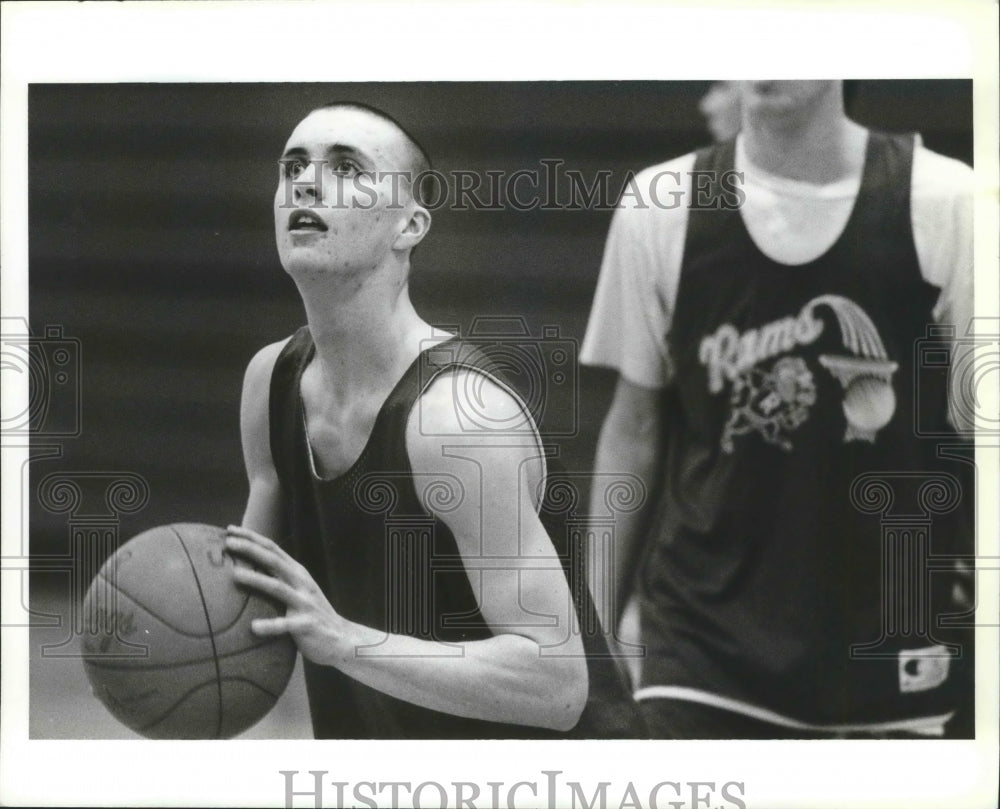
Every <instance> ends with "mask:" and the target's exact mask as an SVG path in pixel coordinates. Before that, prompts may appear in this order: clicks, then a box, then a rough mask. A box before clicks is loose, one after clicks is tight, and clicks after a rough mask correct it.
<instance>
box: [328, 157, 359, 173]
mask: <svg viewBox="0 0 1000 809" xmlns="http://www.w3.org/2000/svg"><path fill="white" fill-rule="evenodd" d="M330 170H331V171H332V172H333V173H334V174H340V175H344V176H348V177H349V176H351V175H352V174H358V173H359V172H360V171H361V166H359V165H358V164H357V163H355V162H354V161H353V160H348V159H347V158H342V159H340V160H334V161H332V162H331V163H330Z"/></svg>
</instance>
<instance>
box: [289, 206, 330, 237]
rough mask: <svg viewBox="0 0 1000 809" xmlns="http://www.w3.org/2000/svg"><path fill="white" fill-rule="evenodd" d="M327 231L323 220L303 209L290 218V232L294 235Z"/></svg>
mask: <svg viewBox="0 0 1000 809" xmlns="http://www.w3.org/2000/svg"><path fill="white" fill-rule="evenodd" d="M326 229H327V228H326V225H324V224H323V220H322V219H320V218H319V217H318V216H316V214H314V213H313V212H312V211H309V210H306V209H303V208H300V209H299V210H297V211H295V212H294V213H293V214H292V215H291V216H289V217H288V230H289V231H290V232H292V233H322V232H323V231H325V230H326Z"/></svg>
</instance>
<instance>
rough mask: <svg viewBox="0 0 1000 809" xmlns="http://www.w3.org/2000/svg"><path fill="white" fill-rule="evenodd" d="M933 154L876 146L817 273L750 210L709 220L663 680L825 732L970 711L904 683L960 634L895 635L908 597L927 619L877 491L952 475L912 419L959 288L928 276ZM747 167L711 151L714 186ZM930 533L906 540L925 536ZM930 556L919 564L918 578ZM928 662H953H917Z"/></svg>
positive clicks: (674, 530) (685, 357) (664, 611)
mask: <svg viewBox="0 0 1000 809" xmlns="http://www.w3.org/2000/svg"><path fill="white" fill-rule="evenodd" d="M913 143H914V139H913V137H912V136H887V135H880V134H876V133H872V134H871V135H870V138H869V143H868V147H867V152H866V162H865V167H864V172H863V175H862V182H861V186H860V189H859V193H858V196H857V198H856V201H855V205H854V208H853V210H852V213H851V215H850V217H849V219H848V222H847V224H846V226H845V228H844V230H843V232H842V234H841V235H840V237H839V238H838V239H837V240H836V242H835V243H834V244H833V245H832V246H831V247H830V248H829V250H827V251H826V252H825V253H824V254H823V255H821V256H819V257H818V258H816V259H815V260H813V261H810V262H808V263H805V264H801V265H796V266H788V265H783V264H780V263H778V262H776V261H773V260H771V259H770V258H768V257H767V256H766V255H764V254H763V253H762V252H761V251H760V250H759V249H758V248H757V246H756V245H755V244H754V243H753V241H752V239H751V237H750V234H749V232H748V231H747V229H746V226H745V225H744V223H743V219H742V217H741V215H740V212H739V211H738V210H736V209H733V208H728V209H716V210H691V211H690V214H689V223H688V230H687V234H686V242H685V249H684V258H683V263H682V268H681V276H680V281H679V287H678V294H677V303H676V307H675V312H674V316H673V322H672V324H671V329H670V332H669V334H668V335H667V342H668V344H669V346H670V350H671V360H672V361H673V363H674V366H675V368H676V374H675V375H674V377H673V381H672V383H671V385H672V387H671V388H670V389H669V392H668V394H667V396H668V399H667V402H666V408H667V409H666V411H665V413H666V416H665V418H666V431H667V433H668V437H667V444H666V452H667V459H666V482H665V492H664V496H663V497H662V498H661V501H660V502H661V503H662V504H663V507H662V509H661V512H660V514H659V516H658V519H657V524H656V531H657V540H656V544H655V547H654V549H653V551H652V554H651V557H650V560H649V561H650V563H649V564H647V565H646V566H645V568H644V576H643V581H642V592H643V609H642V623H643V629H644V633H645V637H646V642H647V643H648V644H649V646H650V648H649V650H648V654H649V657H648V659H647V662H646V665H645V667H644V672H643V681H642V685H643V686H644V687H646V686H664V685H666V686H680V687H682V688H687V689H697V690H699V691H702V692H710V693H712V694H716V695H720V696H722V697H725V698H729V699H735V700H739V701H742V702H744V703H748V704H750V705H752V706H756V707H761V708H764V709H766V710H769V711H773V712H775V713H778V714H781V715H782V716H786V717H792V718H794V719H796V720H800V721H805V722H808V723H815V724H838V723H857V722H860V723H874V722H880V721H890V720H895V719H898V718H901V717H920V716H929V715H939V714H941V713H942V712H946V711H947V710H948V709H949V708H950V707H951V704H952V703H951V700H952V695H951V694H950V693H949V684H948V681H947V678H944V681H943V682H941V683H939V684H937V685H936V686H934V687H917V688H913V689H912V690H907V688H906V683H907V681H906V679H905V673H903V672H901V671H900V669H901V666H902V665H904V663H905V657H900V654H901V653H904V652H905V650H907V649H913V648H924V647H930V646H934V645H935V644H936V642H937V639H938V637H939V636H941V634H942V633H941V631H940V630H938V629H934V628H932V627H930V626H928V625H927V624H926V622H924V621H923V620H922V617H923V616H922V615H921V616H917V615H914V617H913V621H912V623H908V625H907V626H908V628H907V629H906V631H891V630H892V628H893V627H892V625H890V624H893V622H894V621H895V624H894V625H895V627H896V630H899V629H900V627H899V623H898V620H897V619H898V618H899V616H898V615H897V616H895V617H894V616H893V615H891V614H889V615H886V610H887V608H888V609H889V610H890V612H891V609H892V608H893V606H894V605H899V604H900V603H901V602H900V598H902V599H903V601H902V603H903V605H904V607H905V608H907V609H909V608H913V609H916V610H919V611H922V612H926V609H927V607H928V605H927V604H923V603H919V604H918V603H917V601H918V600H919V598H923V596H919V597H917V596H916V594H915V593H911V594H910V595H911V597H910V598H909V599H908V600H907V598H906V594H905V593H903V594H901V593H898V592H889V591H887V588H889V590H891V589H892V588H897V587H898V586H899V584H900V581H901V579H900V577H899V576H896V580H895V581H890V579H891V578H892V575H893V574H892V573H891V571H889V570H887V566H888V565H891V564H896V563H898V562H899V558H897V557H896V556H894V557H893V559H889V558H888V557H887V551H888V550H889V546H890V544H891V542H892V541H893V540H892V538H891V537H890V535H889V533H887V529H886V525H885V522H884V519H882V518H881V517H880V515H879V514H876V513H874V512H875V510H876V509H873V508H872V507H871V506H873V505H875V503H874V502H873V501H872V498H873V497H875V498H876V499H877V496H878V494H877V492H878V486H877V485H876V482H875V479H874V478H872V477H866V475H867V476H872V475H875V476H877V475H878V474H880V473H887V474H888V473H895V472H902V473H903V476H904V477H905V476H906V475H909V476H911V477H910V478H908V479H904V478H900V481H901V484H902V485H901V486H900V487H898V490H897V492H896V495H895V496H896V497H897V502H896V504H895V506H896V512H895V513H897V514H907V513H917V512H919V511H920V509H921V503H920V502H919V501H920V498H921V497H923V495H922V494H921V493H920V491H918V490H919V489H920V486H921V485H922V481H926V480H930V479H932V478H934V477H935V476H936V475H938V474H939V473H941V471H942V462H941V461H940V460H939V459H936V458H935V457H934V445H933V442H931V441H929V440H927V439H925V438H921V436H920V435H918V434H917V431H916V430H915V427H914V413H915V409H916V405H917V401H916V394H915V391H916V390H917V386H918V383H919V382H920V379H919V378H918V377H917V375H916V372H915V362H914V355H915V350H916V348H917V347H918V346H919V344H920V341H921V340H922V339H924V338H926V335H927V331H928V326H929V325H931V324H933V323H934V319H933V315H932V309H933V307H934V304H935V301H936V300H937V297H938V294H939V292H940V290H938V289H937V288H935V287H933V286H931V285H930V284H928V283H927V282H926V281H925V280H924V279H923V277H922V276H921V272H920V267H919V264H918V259H917V255H916V249H915V246H914V241H913V233H912V225H911V216H910V175H911V167H912V157H913ZM733 168H734V144H733V143H728V144H721V145H718V146H715V147H711V148H709V149H706V150H702V151H701V152H699V153H698V155H697V157H696V163H695V170H696V171H697V172H705V173H706V176H710V177H713V176H714V177H716V178H721V177H725V176H727V173H728V172H731V171H732V170H733ZM716 184H718V181H716ZM721 190H722V189H721V188H719V187H716V188H715V191H718V192H721ZM714 196H715V197H716V198H717V197H719V195H718V194H715V195H714ZM709 197H710V198H711V197H713V195H711V194H710V195H709ZM928 402H930V404H929V405H928ZM945 406H946V392H945V390H944V389H943V387H942V388H941V390H940V391H939V393H938V395H932V396H931V397H930V398H928V397H927V396H922V397H921V407H922V408H923V413H922V416H921V417H922V418H923V419H925V421H926V423H928V424H933V425H934V426H935V428H937V427H943V426H944V425H945V424H946V421H945V412H946V410H945ZM944 474H946V475H947V474H948V473H947V472H946V471H945V472H944ZM918 529H919V526H918ZM918 534H919V530H915V531H914V532H913V536H909V537H908V541H909V540H912V541H913V542H915V543H917V544H919V543H920V542H921V541H924V542H926V540H927V538H928V537H927V536H926V533H925V535H924V536H923V537H922V538H921V537H920V536H918ZM897 539H898V538H897ZM921 553H923V554H924V556H925V557H926V554H927V553H929V549H928V548H926V547H923V549H922V550H919V549H917V550H914V553H913V554H912V555H909V556H906V558H907V559H909V560H910V562H912V563H913V564H915V565H916V564H919V563H920V558H919V557H920V554H921ZM893 560H895V561H893ZM925 583H926V582H925V581H914V584H913V586H914V587H921V586H923V584H925ZM925 595H926V594H925ZM928 597H929V596H928ZM918 624H919V626H918ZM952 662H953V661H952ZM925 663H927V664H930V665H933V666H940V665H944V666H945V667H947V665H948V664H947V663H943V664H942V663H941V662H940V661H924V660H918V661H916V663H915V664H913V665H914V666H916V667H919V666H920V665H924V664H925ZM901 684H902V685H901Z"/></svg>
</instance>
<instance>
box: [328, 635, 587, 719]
mask: <svg viewBox="0 0 1000 809" xmlns="http://www.w3.org/2000/svg"><path fill="white" fill-rule="evenodd" d="M317 662H322V663H325V664H327V665H332V666H335V667H337V668H338V669H340V670H341V671H343V672H344V673H345V674H347V675H349V676H351V677H353V678H354V679H356V680H358V681H360V682H362V683H364V684H365V685H367V686H370V687H371V688H374V689H377V690H379V691H382V692H384V693H386V694H389V695H390V696H393V697H396V698H397V699H402V700H405V701H407V702H412V703H414V704H416V705H420V706H422V707H424V708H430V709H432V710H435V711H441V712H444V713H449V714H455V715H458V716H465V717H469V718H472V719H483V720H487V721H492V722H507V723H513V724H519V725H529V726H537V727H545V728H550V729H553V730H560V731H566V730H569V729H570V728H572V727H573V726H574V725H575V724H576V722H577V720H578V719H579V716H580V714H581V712H582V711H583V707H584V704H585V703H586V700H587V689H588V683H587V667H586V661H585V660H584V658H583V656H582V654H581V655H578V656H571V657H542V656H541V654H540V647H539V645H538V643H536V642H535V641H533V640H531V639H529V638H527V637H524V636H521V635H514V634H509V633H505V634H498V635H496V636H494V637H492V638H488V639H486V640H478V641H468V642H464V643H458V644H443V643H437V642H434V641H426V640H421V639H419V638H413V637H409V636H406V635H397V634H387V633H384V632H381V631H379V630H376V629H372V628H370V627H366V626H362V625H359V624H355V623H351V622H344V624H343V625H342V626H341V627H340V628H339V631H338V632H337V636H336V637H335V638H333V639H332V642H331V643H330V648H329V656H328V657H327V659H325V660H322V661H317Z"/></svg>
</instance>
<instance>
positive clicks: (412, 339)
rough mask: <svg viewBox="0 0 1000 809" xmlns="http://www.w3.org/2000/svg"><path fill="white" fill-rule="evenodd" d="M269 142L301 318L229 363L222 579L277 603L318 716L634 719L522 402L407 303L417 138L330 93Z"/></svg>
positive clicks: (473, 732)
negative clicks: (237, 504)
mask: <svg viewBox="0 0 1000 809" xmlns="http://www.w3.org/2000/svg"><path fill="white" fill-rule="evenodd" d="M280 162H281V165H282V175H281V179H280V182H279V184H278V188H277V192H276V194H275V199H274V219H275V235H276V239H277V246H278V252H279V255H280V259H281V263H282V266H283V267H284V269H285V270H286V272H288V274H289V275H290V276H291V277H292V279H293V280H294V282H295V284H296V286H297V287H298V290H299V293H300V295H301V297H302V302H303V304H304V306H305V313H306V319H307V323H308V325H307V326H305V327H303V328H301V329H300V330H299V331H298V332H297V333H295V334H294V335H293V336H291V337H290V338H288V339H286V340H283V341H282V342H279V343H275V344H273V345H269V346H267V347H266V348H264V349H262V350H261V351H260V352H259V353H258V354H257V355H256V356H255V357H254V358H253V360H252V361H251V362H250V364H249V367H248V368H247V372H246V377H245V382H244V388H243V397H242V407H241V424H242V435H243V448H244V456H245V460H246V467H247V473H248V476H249V481H250V494H249V499H248V502H247V506H246V512H245V514H244V517H243V522H242V526H241V527H231V528H230V530H229V537H228V543H229V548H230V549H231V550H232V551H233V552H235V553H237V554H240V555H242V556H244V557H246V558H248V559H249V560H251V561H252V562H253V563H255V565H256V566H257V567H258V568H259V569H258V570H257V571H253V570H249V569H238V570H237V573H236V575H237V578H238V580H239V581H240V582H241V583H243V584H244V585H247V586H249V587H252V588H254V589H256V590H258V591H260V592H262V593H264V594H266V595H269V596H272V597H274V598H276V599H278V600H279V601H281V602H283V603H284V604H285V606H286V612H285V615H284V616H283V617H280V618H275V619H272V620H260V621H256V622H255V624H254V627H253V629H254V631H255V632H256V633H258V634H259V635H260V636H262V637H266V636H271V635H276V634H282V633H289V634H291V636H292V638H293V639H294V640H295V642H296V644H297V645H298V648H299V650H300V651H301V653H302V656H303V658H304V661H305V675H306V684H307V690H308V697H309V705H310V710H311V714H312V720H313V728H314V732H315V735H316V736H317V737H320V738H324V737H346V738H476V737H483V738H496V737H559V736H565V735H576V736H595V735H626V736H630V735H635V727H636V725H635V724H633V722H635V720H636V719H637V712H635V711H634V709H633V708H630V706H631V705H632V703H631V698H630V696H629V695H628V693H627V691H626V690H625V688H624V686H623V685H622V684H621V682H620V681H618V680H616V679H614V676H615V672H614V668H613V666H611V665H609V664H608V663H607V661H605V662H604V663H603V664H602V663H595V664H594V665H592V666H591V667H590V670H589V672H588V661H587V659H586V658H585V652H590V651H593V649H592V645H593V644H594V643H603V640H600V639H599V638H597V637H596V636H597V635H599V633H594V637H589V636H588V637H583V638H582V639H581V633H580V631H579V621H578V620H577V611H576V610H577V608H579V609H580V610H592V609H593V608H592V607H591V606H590V604H589V599H588V598H587V596H586V587H585V585H584V586H575V591H576V592H577V594H578V597H577V598H576V599H574V598H573V597H572V596H571V587H570V584H569V583H568V581H567V574H566V572H565V569H560V565H559V564H558V562H555V565H553V562H554V561H555V560H556V559H557V557H558V554H557V548H556V547H555V546H554V544H553V543H554V542H555V543H557V544H559V543H562V542H563V541H564V537H563V536H561V535H560V534H559V533H558V532H553V534H552V536H550V534H549V533H548V532H547V530H546V528H545V527H544V526H543V524H542V521H541V519H540V517H539V512H540V509H541V507H542V505H543V503H542V502H541V499H542V498H541V495H540V494H539V493H540V492H543V491H544V489H545V482H546V475H547V469H546V461H545V450H544V447H543V446H542V444H541V443H540V437H539V435H538V433H537V431H535V429H534V422H533V421H532V417H531V415H530V414H529V413H528V412H527V411H526V409H525V405H524V402H523V400H522V398H519V396H518V395H517V394H516V393H515V392H514V391H513V390H512V389H511V388H510V387H508V386H507V385H506V384H505V383H504V382H503V380H502V379H501V378H500V374H499V371H496V369H494V368H493V367H492V365H491V363H490V361H489V357H488V356H486V355H485V354H484V353H483V352H481V351H476V349H475V346H469V345H465V344H463V343H461V341H459V340H457V339H456V338H450V337H449V336H448V335H442V334H440V333H439V332H437V331H436V330H435V329H433V328H432V327H431V326H430V325H429V324H428V323H427V322H425V321H424V320H423V319H422V318H421V317H420V316H419V315H418V314H417V313H416V311H415V310H414V308H413V306H412V304H411V302H410V297H409V287H408V279H409V272H410V255H411V253H412V251H413V249H414V248H415V247H416V246H417V245H418V244H419V243H420V242H421V241H422V240H423V238H424V237H425V236H426V235H427V232H428V229H429V228H430V224H431V216H430V213H429V212H428V210H427V208H426V207H424V206H423V205H421V203H420V199H419V195H418V193H417V187H416V185H415V183H416V178H418V177H419V176H420V175H421V174H422V173H424V172H426V171H427V170H429V167H430V164H429V161H428V158H427V156H426V154H425V152H424V150H423V149H422V148H421V147H420V146H419V145H418V143H417V142H416V141H415V140H414V139H413V138H412V137H411V136H410V135H409V134H408V133H407V132H406V131H405V130H404V129H403V128H402V127H401V126H400V125H399V124H398V123H397V122H396V121H394V120H393V119H392V118H390V117H389V116H387V115H385V114H384V113H382V112H380V111H378V110H375V109H373V108H370V107H366V106H363V105H358V104H334V105H330V106H327V107H323V108H320V109H318V110H315V111H313V112H312V113H310V114H309V115H308V116H306V117H305V119H303V120H302V121H301V122H300V123H299V124H298V126H297V127H296V128H295V130H294V131H293V132H292V134H291V136H290V138H289V140H288V143H287V146H286V148H285V152H284V154H283V156H282V159H281V161H280ZM469 414H472V415H473V416H475V418H469ZM563 557H565V554H563ZM581 592H582V593H583V595H582V596H581V595H579V594H580V593H581ZM598 651H601V650H598ZM603 651H605V652H606V646H605V647H603ZM602 666H603V668H602Z"/></svg>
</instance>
